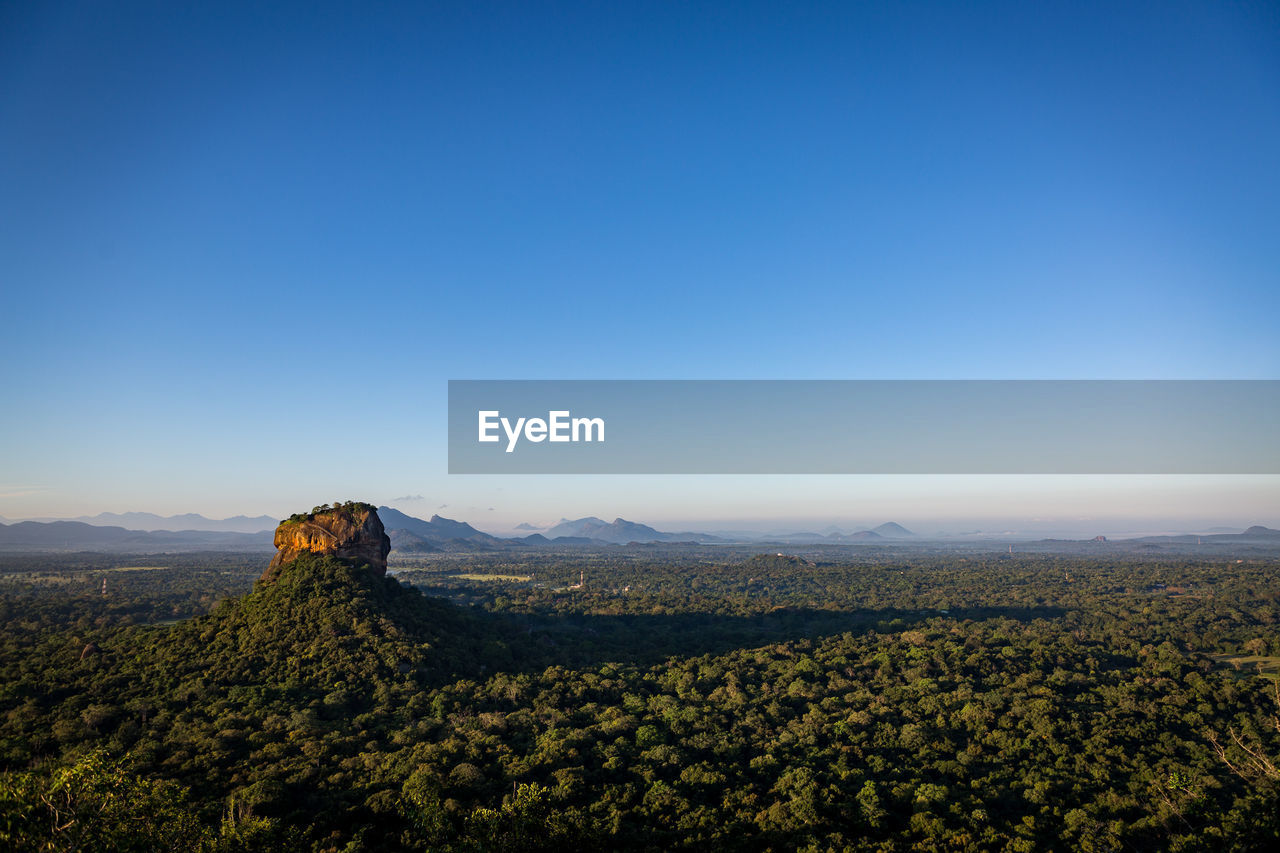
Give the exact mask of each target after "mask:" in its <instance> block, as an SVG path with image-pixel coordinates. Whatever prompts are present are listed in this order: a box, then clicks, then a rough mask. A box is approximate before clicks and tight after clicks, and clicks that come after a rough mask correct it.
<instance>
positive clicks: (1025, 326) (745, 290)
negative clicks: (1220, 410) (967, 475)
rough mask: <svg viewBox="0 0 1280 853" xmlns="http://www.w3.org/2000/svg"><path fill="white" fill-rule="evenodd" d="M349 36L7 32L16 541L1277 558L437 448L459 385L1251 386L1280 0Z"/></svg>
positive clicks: (8, 333) (78, 13)
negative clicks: (705, 381)
mask: <svg viewBox="0 0 1280 853" xmlns="http://www.w3.org/2000/svg"><path fill="white" fill-rule="evenodd" d="M370 5H371V4H354V3H353V4H310V3H306V4H303V3H298V4H288V3H276V4H236V3H218V4H205V5H204V6H203V7H201V6H199V5H198V4H173V3H163V2H157V3H127V2H125V3H96V2H95V3H75V2H68V3H64V4H48V3H9V4H4V5H3V6H0V81H2V82H0V199H2V201H0V288H2V289H3V294H4V304H5V306H6V309H7V310H6V323H5V334H4V335H3V337H2V338H0V389H2V390H3V399H4V400H5V403H6V404H5V405H4V406H3V408H2V409H0V515H3V516H6V517H9V518H17V517H24V516H34V515H62V514H79V513H82V512H83V513H93V512H97V511H100V510H117V511H123V510H137V509H145V510H152V511H158V512H182V511H196V512H202V513H205V514H207V515H226V514H232V513H236V512H245V513H249V514H256V513H259V512H266V513H268V514H274V515H283V514H287V513H289V512H292V511H294V510H295V509H297V508H298V507H308V506H311V505H313V504H315V503H317V502H322V501H325V500H333V499H336V498H347V497H353V498H364V499H370V500H376V501H379V502H381V501H384V500H390V499H392V498H394V497H397V496H403V495H412V494H421V495H423V496H424V499H423V501H422V502H420V504H421V505H420V506H406V507H405V508H406V510H407V511H417V513H418V514H428V513H427V510H431V511H434V510H435V509H436V508H437V507H440V506H445V505H448V506H449V507H450V508H452V509H453V510H455V511H456V514H457V516H458V517H463V518H467V519H468V520H473V521H475V522H476V523H477V524H479V525H480V526H484V521H485V519H486V518H493V519H494V523H493V524H492V525H490V526H496V525H498V524H500V523H501V524H505V523H510V524H514V523H516V522H518V521H521V520H534V521H539V520H551V521H554V520H555V519H556V518H558V517H559V516H560V515H575V514H586V513H588V512H590V513H594V514H600V515H609V516H610V517H612V516H613V515H625V516H628V517H632V516H637V517H641V518H643V519H646V520H647V519H654V520H658V519H663V518H682V517H688V518H705V519H728V520H733V519H736V518H748V517H759V518H767V517H784V518H793V517H794V518H818V517H823V518H825V517H828V515H829V514H842V513H859V512H864V511H865V513H866V514H867V516H868V519H867V520H873V521H874V520H881V519H880V515H881V507H882V506H884V505H885V504H887V505H888V507H889V508H886V509H885V510H884V511H885V512H889V511H890V509H891V508H893V507H898V508H899V510H900V511H901V512H906V511H909V510H910V509H911V508H912V507H913V506H917V507H918V506H930V507H934V510H931V511H934V512H935V516H936V517H938V518H943V517H950V516H959V515H961V514H964V513H968V514H969V515H982V514H983V513H987V514H989V515H992V516H1000V517H1004V516H1002V515H1001V514H1002V513H1006V512H1015V511H1016V512H1023V513H1035V514H1039V515H1055V514H1057V515H1063V516H1065V515H1068V514H1070V513H1071V512H1077V511H1080V507H1079V506H1078V505H1077V504H1082V505H1083V504H1087V506H1088V507H1089V508H1091V509H1090V511H1092V512H1095V513H1097V514H1100V515H1107V514H1109V513H1110V514H1126V515H1127V516H1129V517H1138V516H1143V517H1179V518H1197V519H1198V518H1210V517H1212V518H1219V517H1222V516H1226V515H1234V514H1236V513H1237V512H1239V513H1245V514H1248V515H1249V517H1247V518H1239V519H1238V520H1239V521H1240V522H1242V523H1243V522H1250V521H1264V522H1270V523H1280V484H1278V483H1277V482H1276V480H1275V479H1272V478H1252V479H1251V478H1244V479H1239V478H1237V479H1234V480H1233V479H1225V478H1217V479H1212V478H1210V479H1199V480H1197V479H1194V478H1190V479H1187V480H1185V481H1181V480H1180V481H1177V482H1175V481H1173V480H1156V481H1151V483H1149V484H1146V485H1144V483H1145V482H1146V481H1136V480H1135V481H1129V482H1126V483H1120V482H1119V481H1115V480H1096V481H1092V484H1091V485H1089V486H1088V487H1087V488H1084V490H1083V491H1084V493H1085V494H1086V497H1084V498H1079V499H1077V497H1074V496H1076V495H1077V493H1078V492H1080V489H1081V486H1080V483H1079V481H1071V482H1070V483H1066V484H1064V483H1063V482H1060V481H1051V480H1042V481H1017V482H1009V483H1003V484H1000V483H996V482H995V481H991V480H981V481H979V480H973V481H955V480H946V481H944V480H941V479H928V478H926V479H924V480H919V479H915V480H913V479H909V478H907V479H899V480H895V481H891V482H887V483H886V482H882V481H879V480H867V479H865V478H864V479H858V478H828V479H827V480H825V481H824V480H823V478H818V480H819V481H821V482H815V481H814V480H813V479H812V478H792V479H787V478H719V479H716V478H707V479H704V480H699V481H696V482H692V483H690V482H685V481H682V480H677V479H666V478H604V477H585V478H542V477H537V478H517V479H508V480H505V481H504V480H501V479H500V478H486V477H449V476H448V475H447V474H446V473H445V469H446V462H445V441H444V429H445V400H446V381H447V380H448V379H450V378H779V379H785V378H941V379H947V378H1025V379H1036V378H1192V379H1196V378H1275V377H1276V376H1277V374H1278V371H1277V368H1278V367H1280V335H1277V334H1276V327H1277V317H1278V316H1280V234H1278V233H1277V231H1280V169H1277V168H1276V159H1275V152H1276V151H1280V12H1278V11H1277V7H1276V6H1275V5H1274V4H1271V3H1235V4H1221V3H1196V2H1185V3H1132V4H1130V3H1118V4H1117V3H1105V4H1104V3H1099V4H1088V3H1063V4H1055V3H1044V4H1027V3H1007V4H1004V3H993V4H949V3H939V4H929V3H901V4H899V3H892V4H891V3H874V4H873V3H859V4H853V3H832V4H779V3H771V4H765V3H761V4H752V3H733V4H713V3H707V4H676V3H640V4H629V3H610V4H543V3H540V4H529V3H511V4H489V3H467V4H436V3H424V4H404V5H403V6H401V7H395V6H394V5H393V7H392V8H390V9H372V8H369V7H370ZM268 7H269V8H268ZM942 494H951V495H954V498H953V499H952V501H951V503H950V504H946V505H938V502H937V496H938V495H942ZM1014 494H1017V495H1021V496H1022V499H1021V500H1014V501H1013V504H1014V505H1013V506H1010V500H1009V498H1008V496H1009V495H1014ZM428 499H430V500H428ZM437 500H438V503H435V501H437ZM428 503H430V504H431V506H430V507H428V506H426V504H428ZM491 506H492V507H493V508H494V509H493V510H490V509H489V507H491ZM948 507H950V508H949V509H948ZM440 511H441V512H442V513H443V514H446V515H448V514H449V512H448V511H446V510H443V509H442V510H440ZM486 513H487V514H488V515H485V514H486Z"/></svg>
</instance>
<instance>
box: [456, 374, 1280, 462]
mask: <svg viewBox="0 0 1280 853" xmlns="http://www.w3.org/2000/svg"><path fill="white" fill-rule="evenodd" d="M482 412H489V413H494V412H496V413H499V414H498V415H496V416H495V415H492V414H490V415H487V416H486V418H487V422H488V424H489V429H488V431H487V432H486V436H488V437H489V438H491V439H492V438H493V437H494V436H495V435H496V436H497V440H490V441H484V442H482V441H480V427H481V423H480V418H481V415H480V413H482ZM557 412H558V413H560V414H552V413H557ZM501 418H506V419H507V428H504V427H503V426H502V425H501ZM520 418H525V419H526V420H525V424H526V426H527V425H529V424H530V421H531V420H532V419H539V420H541V421H543V422H544V426H546V427H547V429H545V430H539V429H538V425H537V423H533V424H532V428H531V430H528V431H527V430H525V429H521V430H516V429H515V427H516V426H517V424H519V419H520ZM575 419H576V420H577V421H578V423H577V424H576V425H575V424H574V420H575ZM596 419H598V420H599V421H601V422H602V424H603V425H602V427H601V428H600V429H596V428H595V427H596V423H595V421H596ZM575 429H576V433H577V435H576V436H575V435H574V432H575ZM512 433H514V435H515V437H516V438H515V441H514V442H512V441H511V434H512ZM600 433H603V435H602V438H603V440H599V439H600V438H601V435H600ZM1277 435H1280V381H1277V380H1155V381H1138V380H1080V381H1074V380H1072V381H1065V380H1063V381H1059V380H1033V381H1022V380H1018V381H997V380H962V381H941V380H940V381H932V380H907V381H897V380H797V381H784V380H760V381H756V380H749V381H743V380H738V381H735V380H607V381H604V380H451V381H450V382H449V472H450V473H451V474H1277V473H1280V449H1278V446H1277ZM539 436H541V440H539ZM553 436H554V438H555V439H557V440H554V441H553V440H551V438H552V437H553ZM575 437H576V439H577V440H574V438H575Z"/></svg>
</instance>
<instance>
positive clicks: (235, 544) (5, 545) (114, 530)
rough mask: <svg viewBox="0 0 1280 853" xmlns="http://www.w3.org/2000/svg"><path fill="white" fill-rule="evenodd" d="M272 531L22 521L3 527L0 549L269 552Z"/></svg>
mask: <svg viewBox="0 0 1280 853" xmlns="http://www.w3.org/2000/svg"><path fill="white" fill-rule="evenodd" d="M271 538H272V531H260V532H258V533H234V532H228V531H225V530H177V531H168V530H160V531H146V530H126V529H125V528H123V527H114V526H101V525H94V524H86V523H85V522H83V521H47V522H41V521H19V522H16V523H14V524H0V549H2V550H6V551H110V552H124V553H130V552H136V553H156V552H171V551H270V550H273V548H274V546H273V545H272V544H271Z"/></svg>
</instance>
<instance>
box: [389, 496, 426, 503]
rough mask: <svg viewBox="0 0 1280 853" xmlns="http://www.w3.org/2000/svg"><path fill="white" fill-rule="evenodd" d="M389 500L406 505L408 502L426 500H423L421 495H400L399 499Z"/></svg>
mask: <svg viewBox="0 0 1280 853" xmlns="http://www.w3.org/2000/svg"><path fill="white" fill-rule="evenodd" d="M391 500H393V501H395V502H396V503H407V502H409V501H421V500H426V498H424V497H423V496H422V495H401V496H400V497H398V498H392V499H391Z"/></svg>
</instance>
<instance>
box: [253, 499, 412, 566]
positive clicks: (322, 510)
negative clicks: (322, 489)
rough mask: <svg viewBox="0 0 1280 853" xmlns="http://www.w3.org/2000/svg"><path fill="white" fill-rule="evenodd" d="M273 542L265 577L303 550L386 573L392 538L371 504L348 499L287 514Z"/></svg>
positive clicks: (277, 529) (300, 553)
mask: <svg viewBox="0 0 1280 853" xmlns="http://www.w3.org/2000/svg"><path fill="white" fill-rule="evenodd" d="M275 546H276V548H277V549H278V550H277V552H276V556H275V558H274V559H272V561H271V565H270V566H268V567H267V570H266V571H265V572H263V574H262V577H263V579H264V580H266V579H270V578H272V577H274V576H275V575H276V574H278V572H279V570H280V567H281V566H284V565H286V564H287V563H290V562H292V561H293V560H296V559H297V558H298V557H301V556H303V555H305V554H321V555H325V554H328V555H332V556H334V557H338V558H340V559H343V560H347V561H349V562H351V563H364V564H367V565H368V566H369V567H370V568H371V569H373V571H374V572H375V573H376V574H377V575H378V576H379V577H382V576H383V575H385V574H386V573H387V554H388V553H389V552H390V551H391V539H390V538H388V536H387V534H386V532H385V531H384V530H383V528H382V520H381V519H380V518H378V511H377V509H375V508H374V507H373V505H372V504H366V503H357V502H354V501H349V502H347V503H345V504H335V505H334V506H332V507H330V506H329V505H328V504H325V505H324V506H319V507H316V508H315V509H313V510H312V511H311V512H308V513H298V514H296V515H292V516H290V517H289V518H286V519H285V520H284V521H282V522H280V526H279V527H277V528H276V536H275Z"/></svg>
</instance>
